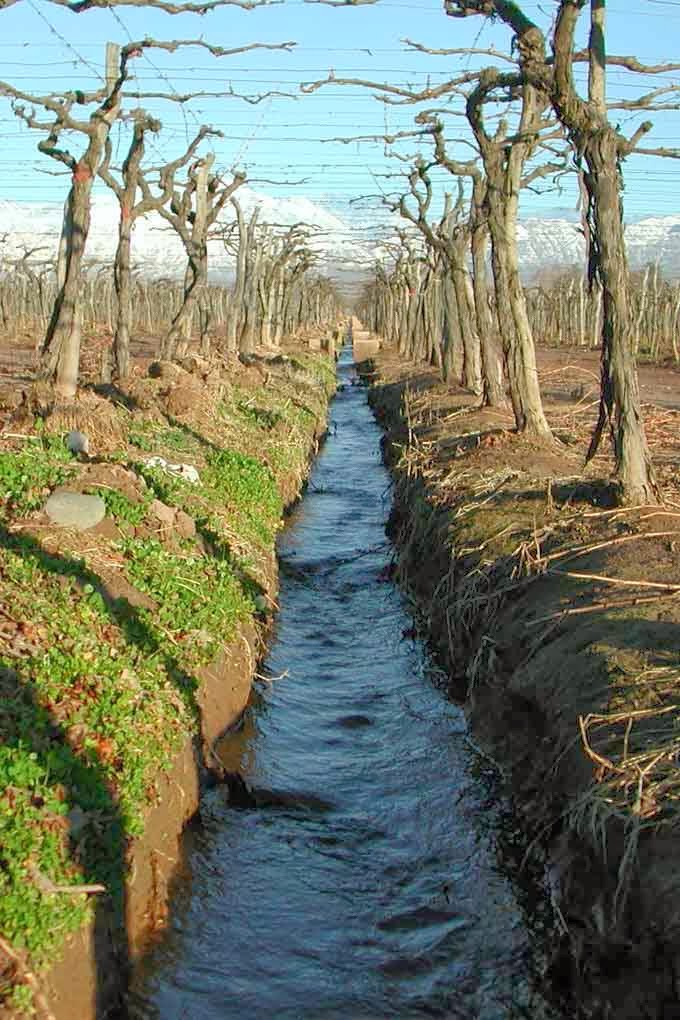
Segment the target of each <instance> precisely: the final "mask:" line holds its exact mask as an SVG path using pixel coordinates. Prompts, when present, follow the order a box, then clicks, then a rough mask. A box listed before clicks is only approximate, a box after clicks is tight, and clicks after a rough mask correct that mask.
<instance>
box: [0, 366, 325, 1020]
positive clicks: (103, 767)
mask: <svg viewBox="0 0 680 1020" xmlns="http://www.w3.org/2000/svg"><path fill="white" fill-rule="evenodd" d="M282 362H283V363H282V367H280V368H279V366H276V365H273V366H272V367H271V368H270V369H269V370H268V373H267V376H268V377H267V378H266V379H263V377H262V374H258V373H252V372H250V373H248V372H247V371H246V370H240V368H239V367H238V366H234V365H231V366H229V367H228V368H223V369H222V370H220V368H219V367H218V366H216V367H214V369H213V371H212V372H211V374H210V377H209V379H207V380H205V379H203V380H199V379H197V378H196V377H195V375H192V374H191V373H189V372H182V371H181V370H179V369H177V370H176V371H175V369H174V368H173V367H172V366H171V367H169V368H168V369H167V370H165V371H166V372H167V373H171V379H170V384H168V378H167V375H165V376H163V377H162V378H159V379H147V378H143V379H142V378H141V377H136V378H135V379H133V381H132V383H131V385H130V387H129V391H128V392H125V393H123V394H122V399H121V394H120V392H118V393H116V394H113V395H112V398H113V399H111V398H109V399H106V398H102V397H101V396H95V395H93V394H89V395H86V397H85V398H84V400H83V403H82V407H81V408H80V409H77V410H76V412H75V413H74V416H75V419H76V420H74V421H73V422H72V424H73V425H74V426H76V427H81V428H83V430H84V431H86V432H87V433H88V436H89V437H90V446H91V453H93V454H94V456H93V457H92V459H91V460H88V461H87V462H84V463H82V462H80V461H78V460H77V459H76V458H74V457H72V456H71V455H70V454H69V453H68V452H67V451H66V449H65V445H64V441H63V434H58V435H53V434H48V433H47V431H46V429H47V430H49V429H50V428H54V427H58V425H59V423H58V422H57V423H56V425H55V423H54V422H52V423H50V420H49V419H48V421H47V426H43V424H42V422H40V421H38V422H37V423H36V427H35V428H34V429H33V430H32V431H31V433H30V434H29V435H27V436H26V438H23V439H8V440H5V441H4V442H3V450H2V456H0V790H1V791H2V792H1V793H0V936H1V937H2V941H3V942H4V944H5V947H4V948H5V950H7V951H5V952H3V947H2V943H0V1013H2V1005H3V1003H4V1006H5V1010H7V1009H9V1011H10V1012H12V1013H13V1015H18V1014H20V1013H21V1012H22V1010H23V1011H25V1012H30V1010H31V1005H30V999H31V995H30V988H29V987H28V984H27V983H26V980H25V979H26V975H27V974H30V972H31V970H38V971H39V970H40V969H41V968H44V967H45V966H47V965H48V964H49V963H50V961H51V960H52V959H53V957H54V954H55V953H56V952H57V951H58V949H59V948H60V946H62V945H63V942H64V939H65V937H66V935H67V934H68V933H69V932H72V931H74V930H76V929H77V928H78V927H79V926H81V925H82V924H83V923H85V922H86V921H87V920H88V919H89V918H90V917H91V916H92V914H93V912H94V911H96V910H98V909H99V908H100V906H101V904H102V902H104V901H105V902H106V909H107V910H109V911H110V912H111V914H112V915H113V916H114V917H117V918H118V922H119V924H121V925H124V921H123V913H124V898H125V883H126V881H127V878H128V865H129V860H130V843H131V840H133V839H134V838H135V837H137V836H139V835H140V833H141V832H142V831H143V828H144V820H145V814H146V812H147V810H148V808H149V807H150V806H151V805H152V804H153V803H154V801H155V799H156V798H157V795H158V782H159V778H160V777H161V776H163V775H164V774H167V772H168V771H169V769H170V768H171V766H172V763H173V760H174V758H175V756H176V755H177V753H178V751H179V750H180V749H181V747H182V746H184V745H185V744H186V742H187V740H188V739H191V738H192V737H193V736H195V734H196V733H197V732H198V730H199V729H200V710H199V707H198V701H197V694H198V688H199V685H200V682H199V676H200V670H201V668H202V667H205V666H207V665H208V664H209V663H211V662H212V661H213V660H215V659H216V657H217V656H218V654H219V652H220V650H221V649H222V648H223V647H224V646H225V644H228V643H229V642H230V641H232V640H233V639H234V638H235V636H236V634H237V633H238V631H239V628H240V627H242V626H243V625H244V624H246V623H247V622H248V621H251V620H256V621H257V620H258V619H260V620H261V619H263V618H264V616H265V615H266V614H267V612H268V609H269V606H270V605H271V603H272V598H271V596H272V592H271V584H272V562H273V547H274V540H275V536H276V533H277V531H278V528H279V526H280V524H281V518H282V513H283V509H284V505H285V504H286V503H289V502H290V501H291V499H292V498H293V497H294V496H295V495H296V494H297V493H298V492H299V490H300V487H301V485H302V483H303V480H304V477H305V474H306V470H307V465H308V461H309V457H310V455H311V454H312V453H313V452H314V450H315V444H316V443H317V442H318V437H319V434H320V432H321V431H323V427H324V422H325V414H326V406H327V400H328V397H329V395H330V394H331V392H332V390H333V389H334V373H333V369H332V364H331V363H329V362H328V360H327V359H326V358H324V357H322V356H313V355H311V356H310V355H305V356H302V357H300V358H299V359H298V358H296V359H282ZM171 370H172V371H171ZM68 424H71V423H68ZM151 456H156V457H162V458H164V459H165V460H166V461H168V462H170V463H177V462H184V463H189V464H190V465H191V466H192V467H194V468H195V469H196V470H197V472H198V475H199V479H200V480H199V482H198V483H195V482H191V481H187V480H184V479H182V478H181V477H178V476H176V475H175V474H173V473H172V472H168V471H167V470H165V469H163V468H161V467H158V466H154V465H153V464H152V465H150V464H147V463H146V461H147V460H149V458H150V457H151ZM58 487H66V488H68V489H71V490H73V491H78V492H86V493H94V494H98V495H100V496H101V497H102V498H103V500H104V502H105V504H106V511H107V515H106V517H105V520H104V521H103V522H102V524H100V525H97V526H96V527H95V528H92V529H89V530H87V531H84V532H76V531H74V530H72V529H63V528H57V527H55V526H54V525H52V524H50V522H49V521H48V519H47V518H46V516H45V515H44V514H43V513H42V512H41V507H42V506H43V505H44V503H45V500H46V498H47V496H48V495H49V493H50V492H51V491H52V490H54V489H55V488H58ZM80 887H91V891H78V890H79V889H80Z"/></svg>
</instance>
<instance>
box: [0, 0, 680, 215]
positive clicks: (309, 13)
mask: <svg viewBox="0 0 680 1020" xmlns="http://www.w3.org/2000/svg"><path fill="white" fill-rule="evenodd" d="M524 7H525V9H526V11H527V13H529V14H530V15H531V16H532V17H535V18H536V19H537V20H538V21H539V22H540V23H541V24H546V23H547V22H546V13H547V14H548V15H549V14H550V13H551V12H552V11H554V8H555V4H554V3H553V2H552V0H544V2H543V3H542V4H539V3H535V2H529V3H526V4H525V5H524ZM607 9H608V19H609V35H608V47H609V50H610V52H618V53H634V54H636V55H637V56H638V57H639V58H640V59H641V60H644V61H648V62H659V61H666V60H674V59H675V60H678V61H680V46H679V45H678V40H679V39H680V0H612V2H610V3H609V4H608V8H607ZM0 25H2V27H3V32H2V35H1V36H0V61H1V63H2V69H1V70H0V77H2V78H4V80H5V81H8V82H11V83H12V84H13V85H15V86H17V87H20V88H23V89H25V90H26V91H30V92H35V93H42V92H49V91H56V90H58V89H59V88H74V87H77V88H89V87H96V85H97V84H98V83H99V80H100V79H99V77H98V76H99V75H100V74H101V69H102V66H103V57H104V46H105V43H106V41H107V40H111V41H116V42H121V43H125V42H128V41H129V40H130V39H137V38H141V37H144V36H146V35H152V36H154V37H155V38H158V39H177V38H197V37H199V36H202V37H203V38H205V39H207V40H209V41H210V42H213V43H216V44H218V45H221V46H237V45H242V44H247V43H250V42H268V43H276V42H283V41H296V42H297V43H298V45H297V47H296V48H295V49H293V50H292V51H291V52H288V53H286V52H280V51H252V52H249V53H246V54H241V55H237V56H234V57H229V58H221V59H215V58H212V57H211V56H210V55H209V54H208V53H207V52H205V51H203V50H199V49H192V50H183V51H181V52H178V53H176V54H174V55H170V54H166V53H162V52H160V51H150V52H149V53H147V54H146V55H145V56H144V57H143V58H141V59H140V60H138V61H136V62H135V72H136V75H137V78H138V81H139V87H140V88H142V89H153V90H154V91H158V90H162V91H166V92H168V91H172V90H173V89H174V90H176V91H177V92H185V91H192V90H198V89H200V90H206V91H213V90H222V89H227V88H229V87H233V89H234V90H235V91H241V92H245V93H248V94H250V95H253V94H259V93H262V92H265V91H269V90H281V91H285V92H290V93H292V94H295V95H297V93H298V85H299V83H300V82H302V81H312V80H315V79H319V78H323V77H325V76H326V75H327V73H328V71H329V69H330V68H332V69H333V71H334V73H335V75H336V76H337V77H359V78H369V79H373V80H377V81H388V82H390V83H393V84H406V83H410V84H413V85H421V86H423V85H425V84H426V83H427V82H428V80H429V82H430V83H431V84H435V83H437V82H440V81H442V80H444V79H445V78H446V77H447V76H451V75H452V74H455V73H456V71H457V70H458V69H459V68H460V67H461V66H471V67H474V66H476V65H475V64H474V63H470V59H469V58H466V60H462V61H461V58H452V57H441V56H433V55H427V54H419V53H413V52H407V51H405V49H404V45H403V43H402V41H401V40H402V39H404V38H410V39H413V40H416V41H419V42H421V43H423V44H425V45H426V46H429V47H442V46H444V47H458V46H467V45H477V46H483V47H491V46H496V47H497V48H498V49H505V48H506V47H507V44H508V38H509V37H508V33H507V32H506V31H505V30H504V28H503V27H502V26H492V25H490V24H488V23H484V22H483V20H482V19H479V18H469V19H466V20H454V19H451V18H447V17H446V15H445V14H444V12H443V10H442V5H441V2H440V0H411V2H408V0H382V2H380V3H377V4H376V5H375V6H360V7H356V8H340V9H336V8H331V7H328V6H325V5H314V4H305V3H303V2H302V0H286V2H285V3H283V4H281V5H275V6H271V7H263V8H261V9H259V10H254V11H250V12H246V11H241V10H239V9H237V8H233V7H226V8H224V9H220V10H216V11H214V12H213V13H211V14H209V15H206V16H205V17H199V16H196V15H181V16H169V15H165V14H163V13H162V12H158V11H153V10H149V9H146V10H140V9H135V8H127V7H120V8H116V10H115V11H111V10H96V11H92V12H87V13H84V14H80V15H77V16H76V15H73V14H70V13H69V12H68V11H66V10H63V9H62V8H59V7H55V6H53V5H51V4H50V3H48V2H45V0H20V2H18V3H16V4H14V5H13V6H12V7H10V8H9V9H8V10H5V11H3V12H2V13H1V14H0ZM489 62H490V61H489V59H485V60H484V63H489ZM633 79H634V76H632V75H628V74H625V73H623V72H621V71H618V70H612V71H611V72H610V76H609V95H610V97H612V98H613V97H617V96H623V97H626V98H629V97H632V96H634V95H636V94H637V92H638V91H639V90H647V89H648V88H652V87H654V85H655V84H658V82H656V81H655V80H654V79H652V78H649V77H644V78H642V79H640V78H639V76H638V79H637V80H633ZM672 80H673V81H677V82H680V73H679V74H676V75H675V76H672ZM131 105H134V104H131ZM147 105H149V106H151V107H153V109H154V112H156V113H157V115H158V116H159V117H160V118H161V120H162V122H163V130H162V132H161V134H160V135H159V137H158V139H157V141H156V142H155V143H154V147H153V149H152V150H151V152H150V158H151V159H152V160H153V161H154V162H155V161H158V160H160V158H161V156H162V157H163V158H164V159H167V158H172V157H174V156H175V155H177V154H178V152H179V151H181V150H182V149H183V148H184V147H185V146H186V142H187V138H189V137H191V136H192V135H193V133H194V132H195V131H196V130H197V128H198V126H199V124H202V123H207V124H211V125H212V126H214V127H217V128H219V129H220V130H222V131H223V132H224V135H225V137H224V138H223V139H219V140H217V141H216V143H215V144H214V149H215V152H216V154H217V161H218V164H219V165H221V166H223V167H225V168H227V167H230V166H234V165H236V166H239V167H245V168H246V169H247V172H248V175H249V178H250V179H251V180H252V182H253V186H254V187H255V188H257V189H258V190H261V191H265V192H267V193H268V194H271V195H276V196H279V195H280V196H284V195H286V196H290V195H294V194H299V195H304V196H305V197H307V198H310V199H312V200H313V201H315V202H320V203H322V204H324V205H326V206H328V207H330V208H331V209H332V210H333V211H335V212H337V213H338V214H339V215H341V216H343V217H345V218H351V220H352V221H353V222H354V223H355V224H358V225H359V226H360V227H362V228H364V227H365V229H366V231H367V232H370V231H371V230H372V229H373V224H374V223H375V222H376V220H378V219H380V218H381V215H382V214H381V213H380V212H379V211H377V210H378V208H379V205H380V195H381V193H383V192H388V191H390V190H392V189H394V188H395V187H396V186H398V185H397V184H396V183H395V181H394V180H390V179H387V178H384V177H381V176H380V175H381V174H385V173H394V172H398V171H399V170H400V169H403V166H402V165H401V164H399V163H398V162H397V161H395V160H388V159H386V158H385V156H384V153H383V146H382V145H381V144H379V143H371V142H361V143H358V142H352V143H350V144H346V145H343V144H340V143H324V142H323V141H322V139H328V138H332V137H335V136H353V135H356V134H362V135H366V134H373V133H378V134H381V133H383V132H384V131H385V130H387V131H388V132H390V133H392V132H395V131H399V130H408V129H409V128H411V127H412V122H413V115H414V113H415V112H416V111H415V109H414V107H412V106H405V107H385V106H384V105H383V104H381V103H379V102H376V101H375V100H374V99H373V98H372V96H371V93H370V92H368V91H366V90H362V89H359V88H353V87H352V88H350V87H340V86H330V87H326V88H324V89H321V90H320V91H318V92H317V93H315V94H313V95H309V96H304V95H303V96H299V97H298V98H283V97H281V98H272V99H268V100H264V101H263V102H262V103H260V104H259V105H249V104H246V103H244V102H243V101H241V100H239V99H236V98H224V99H220V100H207V99H197V100H195V101H193V102H192V103H191V104H187V105H186V106H185V107H179V106H178V105H177V104H175V103H167V102H162V101H161V102H156V103H154V104H147ZM625 116H626V118H628V117H630V115H629V114H626V115H625ZM640 119H641V118H640V116H639V115H636V116H633V117H631V118H630V119H625V120H624V119H623V117H622V118H621V122H622V125H623V126H624V129H625V130H626V131H629V130H632V129H633V128H634V126H635V125H636V124H637V123H639V120H640ZM654 120H655V129H654V132H653V134H652V135H651V136H650V142H649V144H651V143H652V141H653V142H654V144H658V145H666V146H673V145H678V144H680V111H678V112H677V113H667V114H664V115H658V116H656V117H655V118H654ZM0 132H1V134H2V143H3V144H2V148H1V150H0V152H1V154H0V198H4V199H12V200H21V201H62V200H63V198H64V195H65V193H66V186H67V179H66V178H65V177H64V176H63V175H61V171H60V167H59V165H58V164H56V163H55V162H53V161H52V160H50V159H48V158H47V157H45V156H42V155H41V154H40V153H38V151H37V149H36V143H37V141H38V137H39V135H38V133H36V132H34V131H30V130H29V129H28V128H26V127H25V126H24V125H22V124H20V123H19V122H18V121H17V119H16V118H15V116H14V115H13V114H12V111H11V109H10V107H9V104H8V102H7V101H4V100H0ZM462 133H463V125H462V123H461V122H458V121H456V120H453V121H452V126H451V134H452V137H453V136H454V135H455V134H462ZM112 137H113V139H114V142H115V146H116V154H117V157H118V159H119V160H122V158H123V156H124V153H125V136H124V131H123V130H119V129H118V128H116V129H115V131H114V134H113V136H112ZM80 147H82V142H81V141H78V140H75V141H74V150H73V151H75V152H78V151H80ZM417 147H418V146H417V144H416V143H415V142H414V143H408V144H405V145H403V146H402V147H401V148H400V151H401V152H403V153H407V152H415V151H416V149H417ZM421 148H422V150H423V151H424V152H425V153H426V152H427V146H421ZM452 148H453V147H452ZM457 154H458V155H460V156H461V157H463V158H468V155H469V150H466V149H465V148H464V147H463V148H460V149H459V150H457ZM55 172H56V174H57V175H56V176H55ZM261 181H269V182H271V181H275V182H280V183H278V184H277V183H259V182H261ZM297 181H304V183H300V184H296V183H293V182H297ZM444 184H445V182H444V181H443V180H442V185H444ZM679 192H680V161H674V160H660V159H653V158H644V157H635V158H633V159H631V160H629V162H628V163H627V165H626V194H625V201H626V217H627V219H629V220H633V219H638V218H640V217H642V216H649V215H669V214H673V213H680V198H679V197H678V194H679ZM366 195H371V196H378V197H377V198H375V199H372V200H369V201H362V200H361V198H362V196H366ZM358 199H359V201H357V200H358ZM575 201H576V195H575V188H574V185H573V182H572V181H567V182H566V183H565V187H564V191H563V193H562V194H556V193H554V192H553V193H550V194H546V195H543V196H538V195H535V194H532V193H527V194H525V195H524V196H523V202H522V214H523V215H524V216H537V215H538V216H540V215H542V214H546V213H548V214H549V215H555V214H556V213H559V211H560V210H562V209H565V210H566V209H572V210H573V208H574V205H575Z"/></svg>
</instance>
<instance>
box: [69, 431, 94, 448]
mask: <svg viewBox="0 0 680 1020" xmlns="http://www.w3.org/2000/svg"><path fill="white" fill-rule="evenodd" d="M66 449H67V450H69V452H70V453H85V454H87V453H89V452H90V440H89V439H88V437H87V436H86V435H85V433H84V432H79V431H78V429H73V430H72V431H71V432H69V434H68V435H67V437H66Z"/></svg>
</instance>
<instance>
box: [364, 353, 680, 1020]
mask: <svg viewBox="0 0 680 1020" xmlns="http://www.w3.org/2000/svg"><path fill="white" fill-rule="evenodd" d="M592 368H593V366H591V365H589V364H587V365H585V366H580V365H579V362H578V359H577V358H574V357H570V358H562V359H556V358H555V357H554V356H553V355H552V354H551V353H550V352H546V353H545V354H544V355H543V356H542V357H541V362H540V370H541V373H542V387H543V392H544V393H545V394H546V410H547V413H548V416H549V419H550V421H551V424H552V425H553V427H554V430H555V434H556V435H557V436H558V437H559V440H560V442H559V444H556V445H555V446H554V447H553V448H551V449H546V448H544V447H542V446H538V445H535V444H532V443H531V442H529V441H527V440H524V439H522V438H521V437H518V436H516V435H515V434H514V433H513V432H512V430H511V424H512V420H511V418H510V416H509V414H507V412H499V411H494V410H491V409H485V410H479V409H478V408H476V407H475V406H474V402H473V400H472V399H471V398H470V397H469V396H467V395H466V394H464V393H462V392H461V391H457V392H456V391H454V390H451V389H449V388H447V387H446V386H444V385H443V384H441V383H440V382H438V380H437V379H436V377H435V375H434V373H433V372H432V371H431V370H430V369H429V368H428V367H427V366H413V365H411V366H404V365H403V364H401V363H400V361H399V359H398V358H397V357H396V356H395V355H394V354H391V353H390V352H389V351H383V352H381V353H380V354H379V355H378V356H377V357H376V358H375V361H374V362H373V363H371V364H369V365H368V366H367V370H368V371H369V372H370V373H371V375H370V378H371V381H372V383H373V386H372V390H371V393H370V400H371V403H372V405H373V408H374V411H375V414H376V416H377V417H378V420H379V421H380V422H381V423H382V424H383V426H384V427H385V429H386V437H385V440H384V448H385V455H386V458H387V460H388V462H389V464H390V465H391V467H392V470H393V473H394V478H395V506H394V511H393V514H392V520H391V527H392V532H393V536H394V538H395V540H396V544H397V550H398V558H397V562H396V565H395V568H396V571H397V574H398V576H399V578H400V580H401V581H402V582H403V583H404V584H405V585H406V586H407V587H408V588H409V590H410V591H411V593H412V594H413V595H414V597H415V599H416V601H417V604H418V606H419V607H420V610H421V613H422V619H423V624H424V626H425V627H426V628H427V630H428V631H429V633H430V634H431V636H432V638H433V640H434V642H435V644H436V645H437V647H438V649H439V652H440V653H441V655H442V657H443V658H444V660H445V662H446V665H447V671H448V673H449V676H450V678H451V680H450V683H451V690H452V693H453V694H454V695H455V696H457V697H461V698H465V699H466V703H467V707H468V712H469V718H470V722H471V727H472V730H473V733H474V734H475V736H476V739H477V740H478V741H479V742H480V744H481V745H482V746H483V747H484V748H485V749H486V750H487V751H488V752H489V753H490V754H491V755H492V756H493V757H494V758H495V759H496V761H497V762H498V763H499V764H500V766H501V768H502V769H503V771H504V772H505V774H506V775H507V776H508V779H509V782H510V784H511V786H512V789H513V791H514V795H515V802H516V805H517V809H518V811H519V812H520V814H521V815H522V816H523V818H524V819H525V821H526V826H527V831H528V833H529V838H530V840H531V844H530V851H529V852H537V853H538V852H545V853H546V862H547V868H546V873H547V880H548V883H549V888H550V892H551V898H552V900H553V904H554V908H555V912H556V917H557V920H558V924H559V927H560V929H561V931H562V937H561V940H560V944H558V945H555V952H554V959H553V965H552V976H553V977H554V979H555V981H554V984H555V987H556V989H558V990H560V991H561V993H562V994H563V995H564V996H565V998H566V999H567V1002H568V1006H567V1008H568V1009H569V1010H570V1011H571V1012H572V1013H573V1015H574V1016H582V1017H596V1018H609V1017H612V1018H613V1017H616V1020H628V1018H630V1020H640V1018H642V1017H664V1018H666V1020H667V1018H670V1017H679V1016H680V815H679V813H678V797H679V795H680V771H679V769H678V759H679V755H680V733H679V732H678V705H679V704H680V702H679V699H680V491H679V489H680V473H679V457H678V441H679V440H680V413H679V412H678V411H677V409H676V408H677V407H679V406H680V380H679V378H678V376H677V375H676V374H674V373H668V374H667V375H665V376H664V381H663V385H664V390H663V396H664V405H665V406H663V407H660V406H654V405H649V406H648V407H647V408H646V412H647V420H648V426H649V436H650V439H651V443H652V447H653V452H654V456H655V460H656V463H657V465H658V474H659V479H660V482H661V485H662V489H663V492H664V497H665V500H666V502H665V504H664V506H663V507H637V508H625V509H620V508H619V509H617V508H615V507H613V506H612V505H611V502H610V496H609V491H610V490H609V487H608V484H607V472H608V469H609V462H608V461H607V458H606V456H605V455H603V456H600V457H598V458H597V459H596V461H595V462H594V463H593V464H592V465H591V466H590V468H589V469H588V471H587V472H586V473H585V474H584V472H583V452H584V451H585V449H586V448H587V434H588V429H589V427H590V426H591V425H592V419H593V416H594V414H595V413H596V404H595V406H593V401H594V400H595V401H596V398H597V378H596V375H594V374H593V371H592ZM654 372H656V373H657V374H658V370H650V380H647V379H646V372H645V371H643V373H642V376H643V379H642V382H643V392H645V390H644V387H645V386H646V385H647V384H648V383H649V382H651V381H652V379H651V375H652V374H653V373H654ZM666 387H668V388H666Z"/></svg>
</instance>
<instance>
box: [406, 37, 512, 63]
mask: <svg viewBox="0 0 680 1020" xmlns="http://www.w3.org/2000/svg"><path fill="white" fill-rule="evenodd" d="M401 41H402V42H403V43H405V44H406V46H407V47H408V48H409V49H411V50H417V51H418V52H419V53H431V54H433V55H434V56H441V57H455V56H468V55H470V54H472V55H474V56H484V57H493V58H494V59H495V60H505V61H506V62H507V63H509V64H517V61H516V60H515V58H514V57H511V56H509V55H508V54H507V53H501V51H500V50H496V49H494V48H493V47H491V48H490V49H488V50H485V49H475V48H474V47H465V46H463V47H457V48H456V49H452V50H450V49H436V48H434V47H430V46H424V45H423V44H422V43H418V42H413V41H412V40H411V39H402V40H401Z"/></svg>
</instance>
